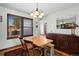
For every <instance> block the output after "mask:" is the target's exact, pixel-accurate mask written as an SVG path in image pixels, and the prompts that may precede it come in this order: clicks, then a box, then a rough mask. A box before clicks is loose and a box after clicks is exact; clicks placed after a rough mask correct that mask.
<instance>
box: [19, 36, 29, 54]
mask: <svg viewBox="0 0 79 59" xmlns="http://www.w3.org/2000/svg"><path fill="white" fill-rule="evenodd" d="M18 38H19V40H20V43H21V46H22V55H27V52H28V51H27V48H26V46H25V43H24V40H23V37H22V36H18Z"/></svg>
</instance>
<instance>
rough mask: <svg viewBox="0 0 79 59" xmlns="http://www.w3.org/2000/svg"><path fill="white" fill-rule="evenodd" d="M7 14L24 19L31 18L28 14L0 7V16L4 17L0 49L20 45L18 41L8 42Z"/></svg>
mask: <svg viewBox="0 0 79 59" xmlns="http://www.w3.org/2000/svg"><path fill="white" fill-rule="evenodd" d="M7 13H9V14H14V15H18V16H23V17H30V16H29V15H28V14H27V13H23V12H20V11H15V10H11V9H7V8H4V7H0V16H2V17H3V19H2V22H0V49H4V48H8V47H12V46H15V45H19V44H20V42H19V40H18V39H12V40H7Z"/></svg>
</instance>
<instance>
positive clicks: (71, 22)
mask: <svg viewBox="0 0 79 59" xmlns="http://www.w3.org/2000/svg"><path fill="white" fill-rule="evenodd" d="M56 22H57V24H56V27H57V29H73V28H76V27H78V25H77V24H76V17H75V16H74V17H70V18H64V19H57V21H56Z"/></svg>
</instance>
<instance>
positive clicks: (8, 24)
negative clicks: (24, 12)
mask: <svg viewBox="0 0 79 59" xmlns="http://www.w3.org/2000/svg"><path fill="white" fill-rule="evenodd" d="M9 15H12V16H17V15H13V14H9V13H7V39H15V38H18V37H9V31H8V25H9V20H8V16H9ZM17 17H21V34H22V36H23V37H28V36H33V19H32V18H27V17H23V16H17ZM23 19H28V20H31V21H32V35H23V32H24V31H23V21H24V20H23Z"/></svg>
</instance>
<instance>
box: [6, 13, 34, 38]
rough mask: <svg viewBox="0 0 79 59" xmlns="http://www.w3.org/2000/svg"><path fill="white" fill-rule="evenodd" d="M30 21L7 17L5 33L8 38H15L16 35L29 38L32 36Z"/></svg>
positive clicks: (22, 18) (11, 16)
mask: <svg viewBox="0 0 79 59" xmlns="http://www.w3.org/2000/svg"><path fill="white" fill-rule="evenodd" d="M32 23H33V22H32V19H30V18H24V17H20V16H15V15H11V14H8V15H7V28H8V29H7V32H8V35H7V36H8V38H17V37H18V35H23V36H30V35H33V31H32V28H33V26H32Z"/></svg>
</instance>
